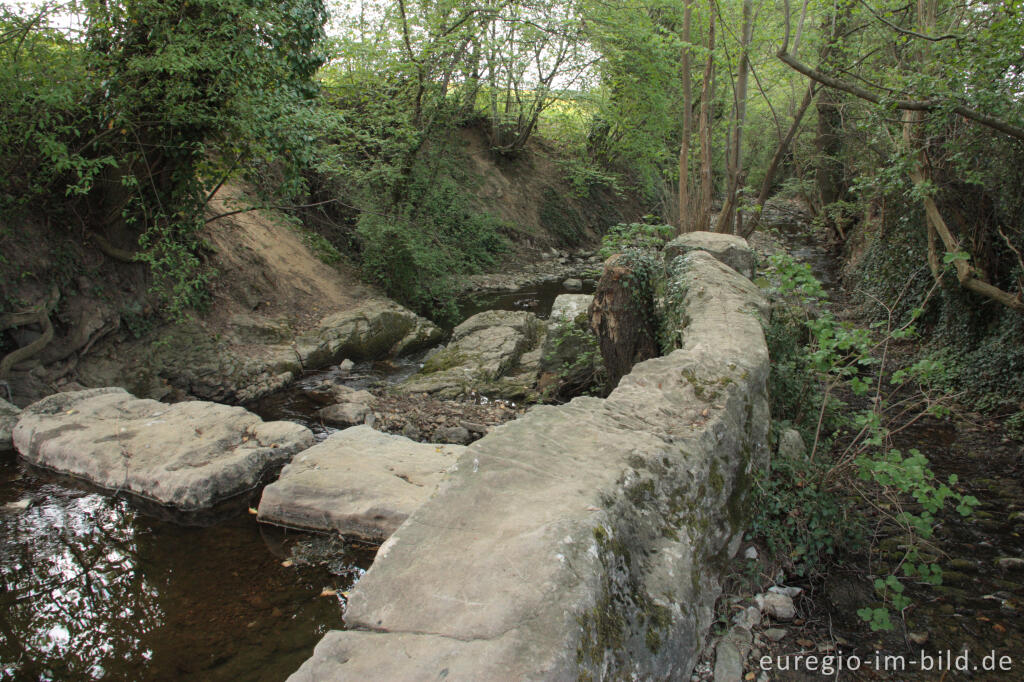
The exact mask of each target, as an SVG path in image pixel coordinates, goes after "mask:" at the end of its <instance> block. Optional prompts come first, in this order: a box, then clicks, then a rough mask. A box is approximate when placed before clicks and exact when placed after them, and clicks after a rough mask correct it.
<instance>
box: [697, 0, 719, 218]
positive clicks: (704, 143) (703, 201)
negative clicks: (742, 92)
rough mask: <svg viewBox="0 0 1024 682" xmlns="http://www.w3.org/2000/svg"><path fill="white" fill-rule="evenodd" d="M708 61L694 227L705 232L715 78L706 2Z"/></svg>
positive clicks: (711, 12)
mask: <svg viewBox="0 0 1024 682" xmlns="http://www.w3.org/2000/svg"><path fill="white" fill-rule="evenodd" d="M708 10H709V11H708V22H709V23H708V42H707V49H708V59H707V62H706V63H705V65H704V82H703V84H702V85H701V91H700V199H699V204H698V208H697V211H696V214H697V215H696V220H695V221H694V227H695V229H697V230H707V229H709V228H710V227H711V201H712V191H713V187H712V182H711V181H712V176H711V113H710V109H711V91H712V87H711V84H712V81H713V80H714V78H715V8H714V1H713V0H708Z"/></svg>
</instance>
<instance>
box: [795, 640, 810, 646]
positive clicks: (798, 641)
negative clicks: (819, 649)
mask: <svg viewBox="0 0 1024 682" xmlns="http://www.w3.org/2000/svg"><path fill="white" fill-rule="evenodd" d="M796 643H797V644H799V645H800V646H802V647H813V646H814V642H812V641H811V640H809V639H798V640H796Z"/></svg>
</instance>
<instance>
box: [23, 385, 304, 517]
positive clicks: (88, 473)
mask: <svg viewBox="0 0 1024 682" xmlns="http://www.w3.org/2000/svg"><path fill="white" fill-rule="evenodd" d="M313 442H314V438H313V434H312V433H311V432H310V430H309V429H307V428H306V427H304V426H300V425H299V424H293V423H291V422H264V421H263V420H262V419H260V418H259V417H257V416H256V415H254V414H252V413H251V412H249V411H247V410H245V409H243V408H241V407H231V406H228V405H218V404H216V403H208V402H202V401H192V402H183V403H176V404H174V405H167V404H165V403H159V402H156V401H155V400H145V399H139V398H136V397H135V396H133V395H131V394H130V393H128V392H127V391H125V390H124V389H121V388H94V389H89V390H85V391H75V392H71V393H57V394H54V395H51V396H49V397H47V398H44V399H42V400H40V401H38V402H35V403H33V404H31V405H29V406H28V407H26V408H25V409H24V410H23V411H22V413H21V416H20V418H19V419H18V423H17V425H16V426H15V427H14V446H15V448H16V449H17V450H18V452H19V453H21V455H22V456H23V457H24V458H25V459H26V460H27V461H28V462H30V463H31V464H35V465H37V466H41V467H46V468H47V469H52V470H54V471H58V472H60V473H63V474H70V475H72V476H77V477H80V478H83V479H85V480H87V481H89V482H90V483H93V484H95V485H98V486H100V487H103V488H107V489H110V490H121V491H126V492H129V493H132V494H134V495H137V496H139V497H141V498H144V499H147V500H150V501H153V502H156V503H158V504H161V505H165V506H168V507H172V508H174V509H177V510H179V511H186V512H189V511H197V510H201V509H207V508H209V507H212V506H214V505H215V504H216V503H217V502H220V501H222V500H224V499H227V498H230V497H233V496H235V495H238V494H240V493H243V492H245V491H247V490H251V489H252V488H255V487H256V486H258V485H260V483H261V482H262V481H263V479H264V478H265V476H266V475H267V474H268V473H269V472H271V471H273V470H274V469H275V468H277V467H280V466H281V465H283V464H284V463H285V462H287V461H288V460H289V459H291V457H292V455H294V454H295V453H296V452H299V451H301V450H304V449H306V448H308V447H310V446H311V445H312V444H313Z"/></svg>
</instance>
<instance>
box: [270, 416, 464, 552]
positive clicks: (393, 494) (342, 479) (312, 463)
mask: <svg viewBox="0 0 1024 682" xmlns="http://www.w3.org/2000/svg"><path fill="white" fill-rule="evenodd" d="M463 450H465V448H464V447H463V446H461V445H435V444H432V443H417V442H415V441H412V440H410V439H408V438H405V437H403V436H394V435H390V434H386V433H380V432H379V431H374V430H373V429H372V428H370V427H369V426H356V427H353V428H351V429H345V430H344V431H339V432H337V433H335V434H333V435H331V437H330V438H328V439H327V440H325V441H323V442H322V443H319V444H318V445H316V446H315V447H312V448H310V449H309V450H306V451H305V452H303V453H301V454H300V455H298V456H297V457H295V459H294V460H292V462H291V464H289V465H288V466H286V467H285V468H284V470H283V471H282V472H281V476H280V478H279V479H278V480H277V481H276V482H274V483H271V484H270V485H268V486H267V487H266V488H264V489H263V498H262V499H261V500H260V506H259V519H260V521H264V522H269V523H275V524H279V525H282V526H287V527H297V528H308V529H311V530H329V531H337V532H339V533H341V534H342V535H350V536H355V537H358V538H360V539H362V540H364V541H368V542H382V541H383V540H385V539H387V538H388V536H390V535H391V533H393V532H394V531H395V529H396V528H398V527H399V526H400V525H401V524H402V522H404V521H405V519H406V517H408V516H409V514H410V513H412V512H413V511H414V510H416V509H417V508H418V507H419V506H420V505H421V504H423V502H425V501H426V500H427V499H428V498H429V497H430V496H431V495H432V494H433V493H434V489H435V488H436V487H437V484H438V482H440V481H441V479H442V477H443V476H444V475H445V473H446V472H447V471H448V469H449V468H450V467H451V466H452V465H454V463H455V461H456V458H457V457H458V455H459V454H461V453H462V452H463Z"/></svg>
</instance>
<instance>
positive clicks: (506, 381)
mask: <svg viewBox="0 0 1024 682" xmlns="http://www.w3.org/2000/svg"><path fill="white" fill-rule="evenodd" d="M544 329H545V326H544V323H543V322H541V321H540V320H539V319H538V318H537V316H536V315H534V314H533V313H529V312H525V311H521V310H517V311H512V310H488V311H485V312H482V313H479V314H477V315H474V316H472V317H471V318H469V319H468V320H466V321H465V322H463V323H462V324H460V325H459V326H457V327H456V328H455V330H454V331H453V332H452V341H451V343H449V344H448V345H447V346H446V347H445V348H444V349H442V350H440V351H438V352H437V353H434V354H433V355H431V356H430V357H429V358H428V359H427V361H426V362H425V363H424V365H423V369H422V370H420V372H419V373H418V374H416V375H414V376H413V377H412V378H410V379H409V380H408V381H406V382H404V383H403V384H402V385H400V386H399V389H400V390H402V391H404V392H406V393H429V394H433V395H437V396H438V397H441V398H457V397H460V396H463V395H467V394H469V393H470V392H471V391H476V392H478V393H484V394H490V395H495V396H501V397H510V398H514V397H518V396H521V395H522V394H523V393H524V392H525V391H526V390H527V389H528V388H529V386H532V384H534V383H535V382H536V374H535V373H534V374H531V375H529V376H522V377H520V378H518V379H517V378H512V377H510V376H509V375H513V374H517V372H516V370H518V369H519V361H520V359H522V358H523V356H524V355H525V354H526V353H528V352H529V351H532V350H534V349H536V348H537V347H538V345H539V342H540V340H541V337H542V336H543V333H544Z"/></svg>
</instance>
